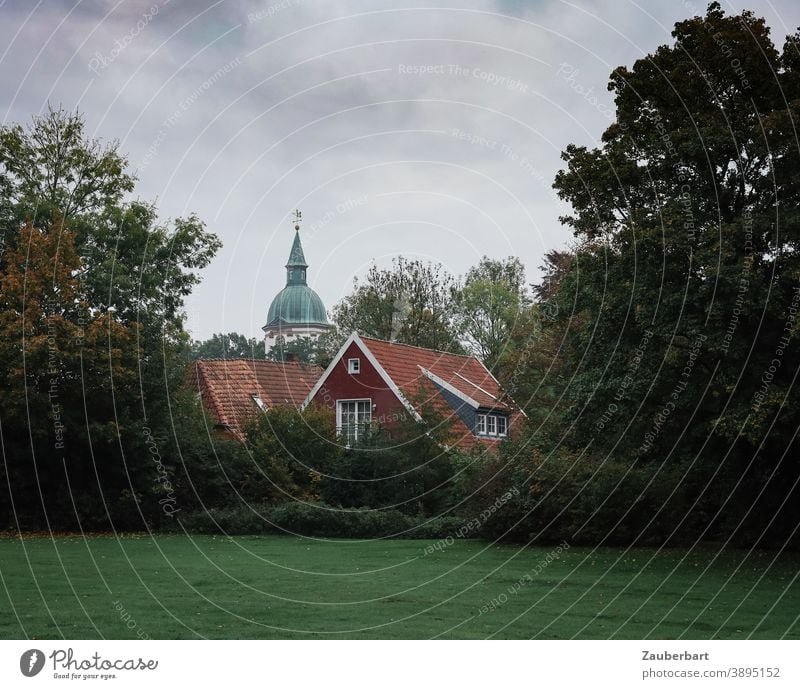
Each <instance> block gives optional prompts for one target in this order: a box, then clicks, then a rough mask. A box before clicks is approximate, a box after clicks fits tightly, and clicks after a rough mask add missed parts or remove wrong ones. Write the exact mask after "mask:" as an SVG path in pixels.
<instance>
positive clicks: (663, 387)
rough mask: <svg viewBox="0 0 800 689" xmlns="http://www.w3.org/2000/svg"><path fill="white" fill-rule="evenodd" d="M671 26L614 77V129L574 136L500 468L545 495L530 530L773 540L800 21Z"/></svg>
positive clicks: (798, 229)
mask: <svg viewBox="0 0 800 689" xmlns="http://www.w3.org/2000/svg"><path fill="white" fill-rule="evenodd" d="M673 36H674V38H675V43H674V45H672V46H662V47H660V48H658V50H656V51H655V52H654V53H653V54H652V55H650V56H648V57H647V58H644V59H642V60H639V61H637V62H636V63H635V64H634V66H633V67H632V68H630V69H628V68H625V67H620V68H618V69H616V70H615V71H614V73H613V74H612V75H611V80H610V85H609V88H610V90H611V91H612V92H613V93H614V94H615V101H616V105H617V120H616V122H615V123H613V124H612V125H611V126H610V127H609V128H608V129H607V130H606V131H605V132H604V134H603V137H602V144H601V146H600V147H598V148H594V149H589V148H586V147H582V146H574V145H572V146H568V147H567V149H566V151H565V152H564V154H563V159H564V161H565V163H566V167H565V169H564V170H563V171H561V172H560V173H559V174H558V175H557V177H556V180H555V188H556V190H557V192H558V194H559V196H560V197H561V198H562V199H564V200H565V201H568V202H569V203H570V204H571V206H572V213H571V214H570V215H568V216H567V217H565V218H563V221H564V222H565V223H566V224H567V225H569V226H570V227H571V228H572V230H573V232H574V234H575V240H576V244H575V248H574V250H573V251H572V252H571V255H569V256H564V255H550V256H548V257H547V258H548V266H547V271H546V272H547V276H546V278H547V279H546V280H545V281H544V282H543V284H542V285H541V286H540V288H539V289H537V290H535V291H536V294H537V297H538V298H539V300H540V305H539V307H540V318H539V319H538V322H537V324H536V325H537V327H539V328H540V331H539V332H538V333H537V332H536V330H532V331H531V332H530V333H523V337H524V338H529V341H531V342H534V343H535V350H536V351H535V352H533V353H530V354H529V355H528V356H527V362H530V364H531V365H529V366H528V367H527V368H525V367H524V366H523V367H522V370H524V371H526V373H524V374H523V375H522V376H520V377H519V378H520V380H521V381H522V383H523V385H522V386H520V387H519V389H520V390H522V391H524V394H523V398H524V399H522V400H520V401H521V403H523V404H525V405H526V407H527V408H528V409H529V410H530V411H531V412H532V413H531V421H532V426H533V427H534V428H535V435H534V437H533V438H531V440H530V443H529V445H528V446H527V447H520V448H518V449H517V450H515V452H517V454H515V455H511V456H509V455H506V460H507V461H508V467H502V466H501V467H498V468H500V469H503V475H506V476H509V475H512V474H513V475H514V477H515V478H514V480H513V481H512V483H514V484H518V485H520V487H521V486H523V485H525V486H528V488H530V485H529V484H528V483H524V479H525V477H526V476H528V475H530V476H532V478H531V481H533V482H536V481H538V483H537V484H536V485H540V486H541V488H542V490H543V491H544V492H539V491H538V489H535V490H534V491H533V492H531V491H530V490H529V489H528V490H525V491H522V492H521V495H520V497H519V498H515V500H514V505H515V508H514V509H515V510H516V514H515V517H516V519H521V520H522V522H521V523H520V525H519V526H518V527H514V530H513V532H512V533H513V535H514V537H515V538H522V539H527V538H530V537H531V536H533V537H537V538H541V537H545V538H547V537H548V534H549V537H550V538H560V537H565V538H567V539H568V540H569V539H570V537H573V538H575V539H586V540H585V541H583V542H587V543H588V542H600V541H602V542H606V543H608V542H615V543H623V542H626V543H627V542H637V543H641V542H648V543H656V542H686V541H689V540H691V539H692V538H719V539H727V538H732V539H733V540H734V541H736V542H740V543H756V542H761V543H765V542H769V543H772V544H776V545H777V544H783V543H784V542H786V540H787V539H789V538H791V537H792V535H793V532H794V531H795V525H796V524H797V522H798V520H800V500H798V499H797V498H798V494H797V492H796V491H797V486H798V479H799V478H800V464H798V462H797V461H796V459H795V457H796V456H798V451H797V450H798V447H797V443H796V440H795V437H796V430H797V428H798V426H800V405H798V404H797V403H796V402H797V388H796V384H795V380H794V379H795V377H796V374H797V371H798V367H799V366H800V339H798V338H797V334H798V320H797V317H796V316H797V313H798V311H800V225H799V224H798V220H800V213H799V212H798V211H799V210H800V205H799V202H800V185H798V183H797V181H798V178H799V177H798V176H799V175H800V150H798V145H797V141H796V134H795V130H794V125H793V124H791V123H792V122H796V121H797V119H798V116H800V78H799V77H798V74H797V71H796V69H797V63H798V61H797V49H796V40H797V37H792V38H790V39H789V41H788V42H787V45H786V47H785V48H784V50H783V52H779V51H778V50H776V49H775V47H774V46H773V45H772V43H771V40H770V38H769V33H768V29H767V27H766V26H765V25H764V22H763V20H761V19H757V18H756V17H754V16H753V15H752V14H751V13H749V12H744V13H742V14H741V15H739V16H732V17H727V16H725V15H724V13H723V12H722V10H721V9H720V6H719V5H718V4H717V3H712V5H710V7H709V9H708V13H707V15H706V16H705V17H695V18H693V19H689V20H686V21H683V22H679V23H678V24H677V25H676V27H675V30H674V32H673ZM545 305H546V306H547V309H546V310H545ZM523 351H524V348H523ZM522 360H523V361H525V358H524V357H523V359H522ZM517 368H520V367H519V366H518V367H517ZM504 375H505V376H506V377H505V380H506V381H509V380H512V379H513V378H509V377H508V375H507V373H505V374H504ZM512 387H513V386H512ZM519 396H520V395H519V394H517V397H518V398H519ZM529 400H533V401H534V402H535V404H531V402H530V401H529ZM501 488H502V486H501V485H498V486H496V487H494V488H492V489H491V490H488V491H487V495H486V496H485V498H486V499H487V500H488V499H489V498H494V499H496V496H497V495H499V494H502V492H503V490H502V489H501ZM543 495H547V498H546V499H543V498H542V496H543ZM511 512H512V511H511V510H508V509H506V510H503V513H504V514H505V515H506V516H504V517H500V516H499V515H498V517H497V519H498V520H506V521H505V522H502V523H501V521H498V522H497V526H496V528H495V529H494V530H493V532H492V533H494V534H498V535H499V534H501V533H503V532H504V531H505V530H506V529H508V528H510V527H511V526H512V521H514V520H512V514H511ZM651 519H652V522H651ZM618 521H619V523H618ZM673 528H674V529H675V532H674V533H673ZM540 531H541V532H542V534H543V535H542V536H537V534H538V533H539V532H540ZM794 537H796V533H795V534H794Z"/></svg>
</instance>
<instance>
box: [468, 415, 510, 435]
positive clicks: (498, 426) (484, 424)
mask: <svg viewBox="0 0 800 689" xmlns="http://www.w3.org/2000/svg"><path fill="white" fill-rule="evenodd" d="M475 433H476V435H488V436H492V437H495V438H497V437H499V438H505V437H506V436H507V435H508V417H507V416H505V415H504V414H478V415H477V418H476V420H475Z"/></svg>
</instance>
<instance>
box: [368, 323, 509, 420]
mask: <svg viewBox="0 0 800 689" xmlns="http://www.w3.org/2000/svg"><path fill="white" fill-rule="evenodd" d="M361 340H362V341H363V342H364V344H366V345H367V347H369V350H370V351H371V352H372V353H373V354H374V355H375V358H376V359H377V360H378V361H379V362H380V364H381V366H383V369H384V370H385V371H386V373H388V374H389V377H390V378H391V379H392V380H393V381H394V382H395V384H396V385H397V387H399V388H400V390H401V391H402V392H403V394H404V395H405V396H406V397H407V398H412V397H418V396H419V392H420V386H421V385H424V387H425V389H426V390H427V389H428V386H427V382H428V380H429V379H428V378H427V377H426V376H425V374H424V373H423V371H422V369H425V370H426V371H430V372H431V373H432V374H433V375H435V376H436V377H437V378H439V379H440V380H443V381H444V382H445V383H447V384H448V385H451V386H452V387H454V388H456V390H458V391H459V392H460V393H461V394H463V395H466V396H467V397H470V398H471V399H473V400H475V402H477V403H478V405H479V406H481V407H488V408H491V409H501V410H504V411H510V410H511V409H512V408H513V407H512V404H513V403H511V401H510V400H509V399H508V396H507V395H506V394H505V393H504V392H503V389H502V388H501V387H500V383H498V382H497V380H496V379H495V378H494V376H493V375H492V374H491V373H489V371H488V370H487V369H486V367H485V366H484V365H483V364H482V363H481V362H480V360H478V359H477V358H475V357H474V356H462V355H461V354H451V353H449V352H439V351H436V350H434V349H424V348H422V347H413V346H411V345H405V344H398V343H396V342H386V341H385V340H375V339H373V338H371V337H362V338H361Z"/></svg>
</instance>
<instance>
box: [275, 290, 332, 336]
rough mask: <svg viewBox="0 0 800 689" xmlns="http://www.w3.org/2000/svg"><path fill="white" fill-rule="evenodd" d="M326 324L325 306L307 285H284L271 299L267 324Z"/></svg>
mask: <svg viewBox="0 0 800 689" xmlns="http://www.w3.org/2000/svg"><path fill="white" fill-rule="evenodd" d="M311 323H314V324H317V323H318V324H321V325H327V324H328V317H327V316H326V315H325V306H324V304H323V303H322V299H320V298H319V295H318V294H317V293H316V292H315V291H314V290H313V289H311V288H310V287H309V286H308V285H286V287H284V288H283V289H282V290H281V291H280V292H278V294H277V296H276V297H275V298H274V299H273V300H272V304H270V306H269V313H268V314H267V326H268V327H269V326H275V325H299V324H311Z"/></svg>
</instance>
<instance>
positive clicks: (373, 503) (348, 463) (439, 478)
mask: <svg viewBox="0 0 800 689" xmlns="http://www.w3.org/2000/svg"><path fill="white" fill-rule="evenodd" d="M428 416H429V418H428V419H427V421H426V423H425V424H419V423H417V422H415V421H413V420H406V421H397V422H396V423H393V424H392V425H391V426H389V427H383V428H381V427H378V428H375V429H373V432H372V433H371V435H370V436H369V437H367V438H366V439H365V440H364V441H362V442H360V443H359V444H358V445H356V446H355V447H353V448H348V449H347V450H345V451H344V452H343V453H342V454H341V455H340V457H339V458H338V459H337V461H336V463H335V464H334V465H333V468H332V470H331V471H329V472H325V474H324V475H323V477H322V480H321V481H320V496H321V497H322V499H323V500H324V501H325V502H327V503H329V504H331V505H340V506H342V507H347V508H357V507H372V508H392V509H397V510H399V511H401V512H403V513H404V514H409V515H422V516H436V515H438V514H441V513H442V512H444V511H445V510H447V509H448V508H449V507H451V506H452V505H453V504H454V503H455V501H456V500H457V495H456V488H455V486H456V481H455V474H456V469H455V466H456V457H457V456H458V455H457V453H456V452H453V451H448V450H445V449H444V440H445V438H446V437H447V430H448V427H447V424H444V423H437V422H436V416H435V415H434V414H433V413H429V415H428Z"/></svg>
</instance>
